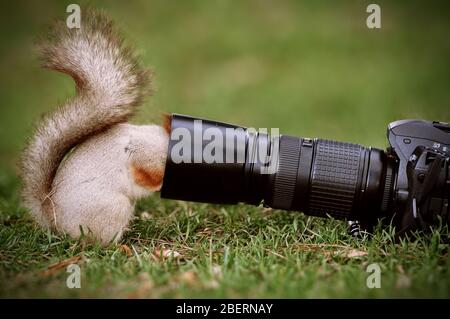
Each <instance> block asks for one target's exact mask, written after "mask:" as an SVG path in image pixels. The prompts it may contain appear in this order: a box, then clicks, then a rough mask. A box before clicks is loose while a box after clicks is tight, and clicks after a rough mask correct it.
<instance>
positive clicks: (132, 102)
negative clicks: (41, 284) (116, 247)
mask: <svg viewBox="0 0 450 319" xmlns="http://www.w3.org/2000/svg"><path fill="white" fill-rule="evenodd" d="M38 52H39V57H40V60H41V62H42V65H43V66H44V67H45V68H48V69H51V70H55V71H59V72H62V73H65V74H68V75H70V76H71V77H72V78H73V79H74V81H75V83H76V95H75V96H74V97H73V98H71V99H69V100H67V101H66V102H65V103H64V104H63V105H62V106H60V107H59V108H58V109H57V110H56V111H54V112H53V113H50V114H49V115H47V116H46V117H44V118H43V120H42V121H41V122H40V123H39V124H38V126H37V128H36V130H35V132H34V135H33V136H32V137H31V139H30V140H29V142H28V144H27V146H26V148H25V150H24V152H23V154H22V159H21V178H22V184H23V187H22V197H23V202H24V206H25V207H26V208H27V209H29V210H30V212H31V215H32V216H33V218H34V219H35V220H36V221H37V222H38V223H39V224H40V225H42V226H44V227H46V228H49V229H51V230H53V231H56V232H59V233H65V234H68V235H69V236H70V237H73V238H78V237H80V236H81V235H83V236H85V237H86V238H88V239H92V240H94V241H99V242H100V243H102V244H104V245H107V244H109V243H112V242H114V243H117V242H118V241H120V239H121V237H122V235H123V233H124V231H125V230H126V229H127V225H128V223H129V221H130V219H131V217H132V215H133V211H134V202H135V201H136V200H137V199H139V198H142V197H146V196H149V195H150V194H151V193H153V192H156V191H158V190H160V188H161V185H162V180H163V176H164V167H165V161H166V151H167V145H168V140H169V129H168V128H167V127H166V128H165V127H164V126H161V125H155V124H154V125H140V126H138V125H132V124H129V123H127V121H128V120H129V119H130V117H131V116H132V115H133V114H134V113H135V111H136V109H137V108H138V106H139V105H141V102H142V100H143V99H144V97H146V96H147V95H150V94H151V91H152V90H151V89H150V82H151V81H150V80H151V72H150V71H149V70H147V69H146V68H143V67H142V66H141V64H140V63H139V61H138V59H137V56H136V54H135V52H133V50H132V49H131V48H130V47H128V46H126V45H125V44H124V39H123V37H122V36H120V34H119V33H118V32H117V30H116V28H115V26H114V25H113V23H112V21H111V20H110V19H109V18H108V17H107V16H106V15H105V14H104V13H102V12H100V11H96V10H88V11H86V12H84V13H83V17H82V23H81V27H80V28H78V29H77V28H74V29H69V28H68V27H67V26H66V25H65V23H64V22H62V21H59V22H57V23H55V25H54V26H52V28H51V30H50V32H49V36H48V37H46V38H45V39H44V40H41V41H40V43H38ZM166 124H167V123H166Z"/></svg>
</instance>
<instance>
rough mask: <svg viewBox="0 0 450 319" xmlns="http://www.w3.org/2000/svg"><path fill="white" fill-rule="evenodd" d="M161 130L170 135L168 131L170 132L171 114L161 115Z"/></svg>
mask: <svg viewBox="0 0 450 319" xmlns="http://www.w3.org/2000/svg"><path fill="white" fill-rule="evenodd" d="M163 128H164V130H165V131H166V133H167V134H169V135H170V131H172V114H170V113H163Z"/></svg>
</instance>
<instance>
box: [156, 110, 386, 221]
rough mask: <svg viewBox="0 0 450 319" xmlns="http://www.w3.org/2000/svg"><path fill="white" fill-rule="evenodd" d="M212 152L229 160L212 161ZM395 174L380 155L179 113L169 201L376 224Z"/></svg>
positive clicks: (166, 183) (164, 193) (165, 192)
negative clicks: (248, 206)
mask: <svg viewBox="0 0 450 319" xmlns="http://www.w3.org/2000/svg"><path fill="white" fill-rule="evenodd" d="M219 133H220V134H219ZM230 134H233V135H231V138H230ZM205 136H207V137H208V138H204V137H205ZM213 136H214V137H215V138H216V139H221V141H217V140H216V142H218V143H216V145H219V146H220V145H222V147H221V149H220V150H218V149H216V150H215V152H218V151H221V152H222V154H221V156H217V155H218V154H214V152H210V151H211V150H210V149H208V148H210V143H211V141H212V140H213V139H212V137H213ZM187 137H189V138H190V139H189V140H187ZM182 139H184V141H182ZM181 143H184V144H183V145H184V146H185V147H184V149H183V148H182V147H180V145H181ZM206 151H208V152H206ZM205 152H206V153H208V154H210V155H211V154H213V155H214V156H215V157H216V159H221V161H220V160H219V161H211V159H210V158H207V157H205V156H204V155H205ZM227 160H228V161H227ZM269 168H272V169H269ZM389 168H390V166H389V165H388V163H387V157H386V155H385V153H384V152H383V151H382V150H379V149H375V148H366V147H363V146H361V145H357V144H351V143H343V142H336V141H330V140H324V139H309V138H297V137H292V136H286V135H282V136H269V135H268V134H266V133H261V132H256V131H254V130H249V129H247V128H244V127H240V126H235V125H230V124H225V123H220V122H215V121H208V120H201V121H200V120H198V119H195V118H192V117H188V116H183V115H178V114H173V115H172V119H171V138H170V141H169V147H168V154H167V161H166V169H165V175H164V180H163V185H162V189H161V197H163V198H170V199H180V200H188V201H198V202H207V203H217V204H236V203H239V202H244V203H248V204H253V205H259V204H260V203H264V205H266V206H269V207H272V208H277V209H283V210H296V211H303V212H304V213H305V214H308V215H314V216H322V217H325V216H327V215H330V216H332V217H334V218H337V219H345V218H347V219H359V220H362V221H366V222H368V221H370V220H372V219H375V218H376V217H377V216H376V213H377V212H379V211H380V210H381V209H382V206H383V203H384V205H385V206H386V205H387V204H386V203H387V202H388V201H389V198H386V196H388V197H389V195H390V193H391V191H390V190H385V182H386V176H389V174H391V173H392V172H391V171H390V170H389ZM389 187H390V185H389ZM384 209H386V208H384Z"/></svg>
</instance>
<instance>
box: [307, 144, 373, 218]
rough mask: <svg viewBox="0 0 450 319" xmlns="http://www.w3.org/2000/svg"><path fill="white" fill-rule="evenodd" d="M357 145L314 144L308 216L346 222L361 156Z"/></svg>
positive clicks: (352, 200) (353, 195)
mask: <svg viewBox="0 0 450 319" xmlns="http://www.w3.org/2000/svg"><path fill="white" fill-rule="evenodd" d="M363 150H364V148H363V147H362V146H360V145H357V144H351V143H343V142H335V141H329V140H321V139H319V140H317V141H316V146H315V155H314V163H313V168H312V172H311V186H310V200H309V209H308V210H309V213H310V214H311V215H316V216H325V215H326V214H329V215H331V216H333V217H336V218H347V217H349V216H350V215H351V213H352V209H353V206H354V201H355V195H356V190H357V185H358V179H359V176H360V174H361V172H360V171H361V169H360V166H361V165H362V160H361V155H362V152H363Z"/></svg>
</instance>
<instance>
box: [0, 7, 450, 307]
mask: <svg viewBox="0 0 450 319" xmlns="http://www.w3.org/2000/svg"><path fill="white" fill-rule="evenodd" d="M69 3H70V2H68V3H65V2H64V1H42V2H40V3H39V6H38V7H36V4H30V3H28V2H22V1H18V2H11V3H9V4H7V5H6V4H5V8H4V9H2V11H1V14H2V15H3V16H2V17H1V19H0V28H1V29H2V30H7V31H8V32H3V33H2V34H1V35H0V36H1V41H0V43H1V44H2V50H0V57H1V58H0V68H1V72H0V74H2V76H1V77H0V97H1V103H0V105H1V106H0V108H1V109H0V134H1V135H0V136H1V138H0V164H1V166H0V296H1V297H179V298H186V297H288V298H293V297H308V298H312V297H318V298H325V297H357V298H359V297H441V298H449V297H450V279H449V278H450V273H449V272H450V257H449V254H448V246H445V245H442V244H440V240H439V239H440V238H439V233H437V232H435V233H434V234H433V235H432V236H430V237H429V238H421V239H417V240H410V241H403V242H401V243H394V241H393V231H394V230H393V229H392V228H383V227H377V228H376V230H375V233H374V236H373V237H371V238H363V239H352V238H349V237H348V236H347V235H346V225H345V223H343V222H340V221H336V220H330V219H328V220H327V219H317V218H311V217H307V216H305V215H303V214H302V213H298V212H283V211H277V210H267V209H264V208H262V207H251V206H245V205H238V206H216V205H206V204H193V203H186V202H177V201H169V200H162V199H160V198H159V195H158V194H155V195H154V196H153V197H151V198H149V199H147V200H144V201H142V202H139V203H138V205H137V207H136V218H135V219H134V220H133V222H132V223H131V225H130V231H129V232H127V233H126V235H125V237H124V239H123V241H121V242H120V243H119V245H110V246H109V247H106V248H103V247H100V246H98V245H86V244H83V242H82V241H79V240H72V239H69V238H67V237H64V236H60V235H55V234H52V233H49V232H47V231H45V230H42V229H41V228H39V227H37V226H36V225H35V224H34V222H33V221H32V220H31V218H30V216H29V214H28V212H26V210H25V209H24V208H23V207H22V205H21V201H20V198H19V189H20V180H19V178H18V170H17V161H18V158H19V154H20V150H21V149H22V148H23V146H24V143H25V140H26V138H27V137H28V136H30V134H31V133H32V123H33V122H35V121H37V120H38V119H39V116H40V115H41V114H42V113H43V112H46V111H49V110H51V109H52V108H54V107H55V105H56V104H57V102H61V101H63V100H64V99H65V98H67V97H69V96H71V95H72V94H74V87H73V83H72V82H71V81H70V80H69V79H67V78H66V77H65V76H64V75H59V74H54V73H51V72H49V71H46V70H42V69H40V68H39V67H38V64H37V62H36V60H35V55H34V54H33V51H32V44H33V41H34V39H35V38H36V37H37V36H39V35H40V34H42V33H43V32H45V25H46V24H47V23H48V22H49V21H51V19H54V18H56V17H59V18H64V17H65V7H66V5H67V4H69ZM79 3H80V4H83V3H84V1H80V2H79ZM89 3H91V4H92V5H94V6H98V7H102V8H104V9H105V10H106V11H107V12H108V13H109V14H111V15H112V16H113V18H114V19H115V20H116V21H117V22H118V24H119V27H120V28H122V29H123V30H124V33H125V35H126V37H127V38H128V39H129V41H130V42H131V43H133V44H134V45H135V47H137V48H138V49H139V51H140V53H141V55H142V59H143V61H144V63H145V64H147V65H152V66H153V67H154V71H155V87H156V92H155V95H154V97H153V99H151V100H150V101H147V102H146V103H145V105H144V107H143V109H142V111H141V112H140V114H139V116H138V117H137V118H136V120H135V122H137V123H146V122H149V121H155V120H158V119H159V117H160V115H159V114H160V113H161V112H162V111H169V112H178V113H184V114H188V115H193V116H201V117H206V118H211V119H216V120H221V121H226V122H231V123H236V124H241V125H246V126H254V127H256V128H260V127H266V128H272V127H275V128H280V131H281V132H282V133H285V134H291V135H296V136H308V137H314V136H319V137H322V138H332V139H336V140H342V141H350V142H355V143H360V144H363V145H372V146H375V147H378V148H385V147H386V146H387V141H386V138H385V130H386V125H387V123H389V122H391V121H394V120H397V119H403V118H424V119H429V120H434V119H440V120H445V121H449V120H450V90H448V86H449V79H448V74H450V72H449V71H450V60H449V59H448V57H449V56H450V40H449V37H448V30H449V29H450V28H449V27H450V20H449V19H448V12H449V11H448V7H445V8H444V6H447V4H444V3H443V2H440V1H436V2H433V1H431V2H426V3H425V2H418V1H417V2H416V1H407V2H406V1H405V2H395V4H394V3H392V2H387V1H378V2H377V3H378V4H380V6H381V9H382V28H381V29H380V30H369V29H368V28H367V27H366V24H365V19H366V17H367V15H368V14H367V13H366V12H365V9H366V6H367V5H368V4H369V3H370V2H364V1H353V2H351V1H345V2H340V3H339V5H338V4H337V3H336V2H333V1H320V2H319V1H314V2H312V1H311V2H306V1H305V2H303V3H301V2H299V1H283V2H279V1H273V2H272V1H248V2H239V3H238V2H228V1H207V2H206V1H189V2H182V3H181V2H180V3H175V2H167V1H150V2H147V1H130V2H123V3H118V2H117V3H113V2H108V4H105V3H102V2H97V1H89ZM38 13H39V14H38ZM70 263H77V264H79V265H80V269H81V288H80V289H76V288H75V289H69V288H67V286H66V279H67V278H68V276H69V275H70V274H69V273H67V272H66V266H67V265H68V264H70ZM374 263H376V264H378V265H379V266H380V270H381V277H380V285H381V288H374V289H370V288H368V286H367V279H368V276H370V275H371V273H370V272H367V270H368V266H369V265H371V264H374ZM369 269H370V267H369ZM369 282H371V281H370V278H369Z"/></svg>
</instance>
